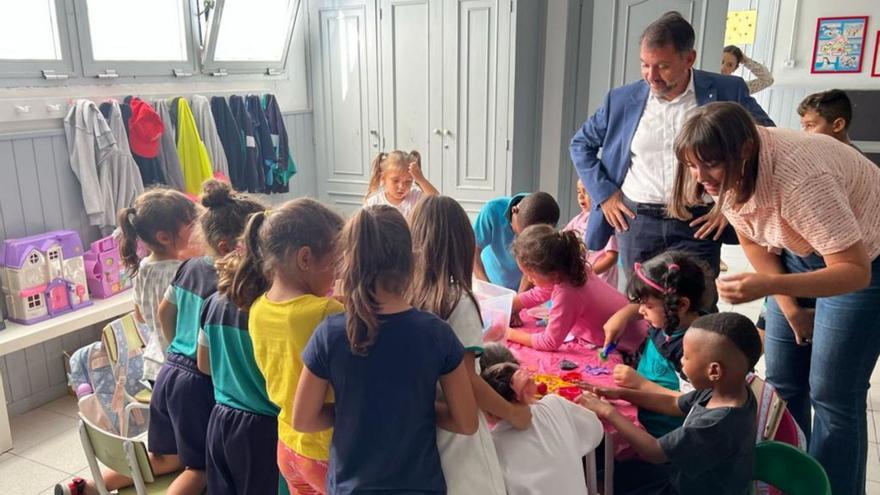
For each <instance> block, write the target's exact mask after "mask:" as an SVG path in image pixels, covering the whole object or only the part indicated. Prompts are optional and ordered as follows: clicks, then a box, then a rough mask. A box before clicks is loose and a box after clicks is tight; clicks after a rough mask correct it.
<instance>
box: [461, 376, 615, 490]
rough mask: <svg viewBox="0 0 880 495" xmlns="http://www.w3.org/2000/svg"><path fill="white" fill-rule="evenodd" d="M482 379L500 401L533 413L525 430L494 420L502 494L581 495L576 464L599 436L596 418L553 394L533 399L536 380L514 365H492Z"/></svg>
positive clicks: (580, 476) (581, 481) (584, 485)
mask: <svg viewBox="0 0 880 495" xmlns="http://www.w3.org/2000/svg"><path fill="white" fill-rule="evenodd" d="M482 376H483V379H484V380H486V382H488V383H489V386H490V387H492V389H494V390H495V391H496V392H497V393H498V394H500V395H501V396H502V397H504V399H505V400H507V401H510V402H511V403H516V404H527V405H528V406H529V408H530V409H531V411H532V425H531V427H530V428H528V429H526V430H524V431H517V430H516V429H514V428H512V427H511V425H510V424H509V423H508V422H507V421H500V420H499V421H498V423H497V424H496V425H495V429H494V430H493V431H492V439H493V440H494V442H495V449H496V450H497V451H498V459H499V460H500V461H501V468H502V470H503V472H504V482H505V484H506V485H507V493H509V494H510V495H532V494H536V493H553V494H559V495H586V493H587V483H586V479H585V478H584V468H583V464H582V460H581V459H582V458H583V457H584V456H585V455H587V454H588V453H590V452H592V451H593V450H595V449H596V447H597V446H598V445H599V443H600V442H602V437H603V435H604V432H603V429H602V423H600V422H599V420H598V419H597V418H596V415H595V414H594V413H593V412H592V411H589V410H587V409H585V408H583V407H581V406H579V405H577V404H575V403H573V402H571V401H569V400H567V399H564V398H562V397H560V396H558V395H546V396H544V397H543V398H542V399H541V400H536V399H535V392H536V391H537V386H536V385H535V380H534V379H533V378H532V376H531V374H530V373H529V372H527V371H526V370H525V369H523V368H520V367H519V365H517V364H515V363H499V364H495V365H493V366H491V367H489V368H488V369H485V370H483V373H482ZM493 419H494V418H493ZM471 493H478V492H471Z"/></svg>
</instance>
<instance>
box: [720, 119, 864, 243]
mask: <svg viewBox="0 0 880 495" xmlns="http://www.w3.org/2000/svg"><path fill="white" fill-rule="evenodd" d="M758 134H759V136H760V139H761V152H760V155H759V163H758V180H757V184H756V187H755V194H754V195H753V196H752V197H751V198H750V199H749V200H748V201H746V202H745V203H744V204H743V205H742V206H740V207H739V208H737V207H735V206H734V204H733V202H734V199H733V197H732V196H733V195H727V197H726V198H725V200H724V204H723V205H722V211H723V213H724V216H725V217H727V219H728V220H729V221H730V223H731V224H732V225H733V226H734V228H736V230H737V232H740V233H741V234H743V235H745V236H746V237H748V238H749V239H751V240H752V241H754V242H756V243H758V244H760V245H762V246H765V247H767V248H768V249H769V250H770V251H773V252H779V251H780V250H781V249H788V250H789V251H792V252H794V253H795V254H797V255H799V256H806V255H809V254H811V253H817V254H819V255H821V256H825V255H828V254H834V253H839V252H841V251H843V250H845V249H847V248H849V247H851V246H853V245H854V244H855V243H857V242H859V241H862V242H863V243H864V245H865V250H866V251H867V253H868V258H869V259H871V260H873V259H875V258H876V257H877V256H878V255H880V168H877V167H876V166H874V164H873V163H872V162H871V161H869V160H868V159H867V158H865V157H864V156H863V155H862V154H861V153H859V152H858V151H857V150H855V149H854V148H852V147H851V146H847V145H845V144H843V143H840V142H839V141H837V140H835V139H834V138H831V137H828V136H824V135H814V134H807V133H804V132H799V131H793V130H789V129H780V128H764V127H758Z"/></svg>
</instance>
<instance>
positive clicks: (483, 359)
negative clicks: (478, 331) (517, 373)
mask: <svg viewBox="0 0 880 495" xmlns="http://www.w3.org/2000/svg"><path fill="white" fill-rule="evenodd" d="M498 363H513V364H519V360H518V359H517V358H516V356H514V355H513V352H511V351H510V348H509V347H507V346H506V345H504V344H502V343H500V342H486V343H484V344H483V354H481V355H480V369H482V370H485V369H488V368H489V367H491V366H492V365H495V364H498Z"/></svg>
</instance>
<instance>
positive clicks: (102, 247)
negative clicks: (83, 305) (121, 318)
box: [83, 235, 131, 299]
mask: <svg viewBox="0 0 880 495" xmlns="http://www.w3.org/2000/svg"><path fill="white" fill-rule="evenodd" d="M83 261H84V262H85V266H86V280H87V281H88V284H89V294H91V295H92V297H95V298H97V299H105V298H108V297H110V296H113V295H116V294H118V293H120V292H122V291H124V290H125V289H128V288H130V287H131V278H130V277H129V276H128V273H127V271H126V270H125V266H123V264H122V258H121V257H120V255H119V242H118V241H117V240H116V237H114V236H112V235H111V236H108V237H105V238H103V239H98V240H97V241H95V242H93V243H92V248H91V249H89V250H88V251H86V253H85V255H83Z"/></svg>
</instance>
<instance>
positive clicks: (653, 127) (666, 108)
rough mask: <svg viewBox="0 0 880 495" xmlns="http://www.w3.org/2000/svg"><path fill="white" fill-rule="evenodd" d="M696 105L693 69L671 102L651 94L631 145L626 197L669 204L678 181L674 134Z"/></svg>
mask: <svg viewBox="0 0 880 495" xmlns="http://www.w3.org/2000/svg"><path fill="white" fill-rule="evenodd" d="M696 107H697V95H696V93H695V92H694V71H691V77H690V82H689V83H688V86H687V88H686V89H685V90H684V93H682V94H680V95H678V96H676V97H675V98H674V99H672V100H671V101H667V100H664V99H663V98H660V97H659V96H656V95H654V93H650V94H649V95H648V101H647V103H646V104H645V111H644V112H643V113H642V119H641V120H640V121H639V126H638V127H637V128H636V133H635V135H634V136H633V140H632V145H631V146H630V152H631V153H632V164H631V165H630V168H629V172H628V173H627V174H626V178H625V179H624V180H623V186H622V187H621V188H620V189H621V191H622V192H623V194H624V196H626V197H627V198H629V199H631V200H632V201H635V202H637V203H651V204H666V203H667V201H668V200H669V197H670V196H671V195H672V184H673V182H674V181H675V167H676V159H675V150H674V143H675V137H676V136H677V135H678V131H679V130H680V129H681V126H682V125H683V124H684V122H685V119H686V118H687V114H688V112H689V111H690V110H692V109H694V108H696Z"/></svg>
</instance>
